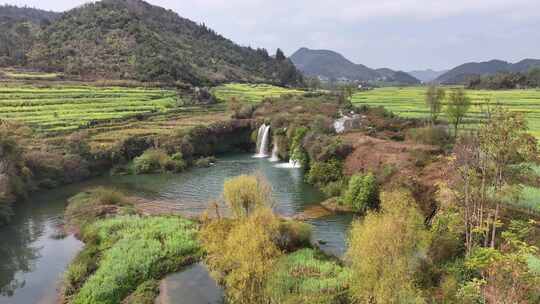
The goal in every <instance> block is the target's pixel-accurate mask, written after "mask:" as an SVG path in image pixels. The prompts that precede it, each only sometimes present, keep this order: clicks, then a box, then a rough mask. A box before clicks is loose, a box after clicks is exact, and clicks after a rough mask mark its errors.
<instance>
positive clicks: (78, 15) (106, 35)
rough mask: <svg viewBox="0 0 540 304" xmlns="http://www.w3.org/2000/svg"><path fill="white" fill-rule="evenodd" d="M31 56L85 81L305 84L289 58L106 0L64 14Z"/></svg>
mask: <svg viewBox="0 0 540 304" xmlns="http://www.w3.org/2000/svg"><path fill="white" fill-rule="evenodd" d="M28 57H29V62H30V64H31V65H32V67H35V68H39V69H43V70H58V71H63V72H65V73H66V74H68V75H77V76H81V77H83V78H107V79H111V78H112V79H136V80H140V81H166V82H173V81H180V82H184V83H188V84H193V85H206V84H213V83H219V82H229V81H250V82H269V83H273V84H280V85H298V84H301V83H302V76H301V74H300V73H298V72H297V70H296V69H295V67H294V65H293V64H292V63H291V62H290V61H289V60H288V59H286V58H279V59H275V58H273V57H271V56H269V55H268V53H267V52H266V50H263V49H259V50H254V49H251V48H247V47H241V46H238V45H236V44H235V43H233V42H232V41H230V40H228V39H226V38H224V37H222V36H221V35H218V34H217V33H216V32H214V31H213V30H211V29H209V28H208V27H206V26H205V25H204V24H203V25H199V24H197V23H195V22H193V21H190V20H188V19H185V18H182V17H180V16H179V15H178V14H176V13H175V12H173V11H171V10H167V9H164V8H161V7H157V6H153V5H151V4H149V3H146V2H144V1H141V0H104V1H99V2H95V3H88V4H85V5H83V6H81V7H78V8H75V9H73V10H70V11H68V12H65V13H64V14H62V15H61V16H60V17H59V18H58V19H56V20H54V21H52V22H51V24H50V25H48V26H46V27H44V28H43V29H42V30H41V31H40V34H39V38H38V39H37V42H35V43H34V44H33V45H32V47H31V50H30V51H29V52H28Z"/></svg>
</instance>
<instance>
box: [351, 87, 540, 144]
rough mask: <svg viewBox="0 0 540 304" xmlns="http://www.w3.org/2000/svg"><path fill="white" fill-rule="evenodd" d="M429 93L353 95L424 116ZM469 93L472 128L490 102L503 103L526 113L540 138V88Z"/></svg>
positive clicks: (357, 99) (418, 89)
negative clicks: (425, 98)
mask: <svg viewBox="0 0 540 304" xmlns="http://www.w3.org/2000/svg"><path fill="white" fill-rule="evenodd" d="M449 89H451V88H449ZM425 92H426V88H425V87H403V88H398V87H388V88H377V89H374V90H370V91H364V92H357V93H356V94H354V96H353V103H354V104H355V105H362V104H366V105H371V106H383V107H385V108H387V109H388V110H390V111H392V112H394V113H396V114H398V115H400V116H404V117H414V118H422V117H427V116H428V115H429V112H428V108H427V107H426V105H425V101H424V96H425ZM467 95H468V96H469V97H470V98H471V101H472V102H473V104H474V105H473V106H472V107H471V109H470V112H469V114H468V115H467V121H466V123H468V126H469V127H473V126H474V125H475V124H478V123H479V122H481V121H482V119H483V118H484V115H483V113H484V112H485V110H486V109H487V107H488V105H492V106H493V105H496V104H500V105H502V106H505V107H508V108H509V109H510V110H512V111H517V112H521V113H524V114H525V115H526V117H527V119H528V121H529V128H530V131H531V133H532V134H534V135H535V136H536V137H537V138H540V90H538V89H536V90H506V91H505V90H500V91H499V90H497V91H495V90H493V91H489V90H467ZM441 118H442V119H444V118H445V115H444V114H443V115H441Z"/></svg>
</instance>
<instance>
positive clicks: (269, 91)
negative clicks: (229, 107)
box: [212, 83, 304, 102]
mask: <svg viewBox="0 0 540 304" xmlns="http://www.w3.org/2000/svg"><path fill="white" fill-rule="evenodd" d="M212 93H213V94H214V95H215V96H216V97H217V98H218V99H219V100H220V101H222V102H226V101H229V100H230V99H231V98H232V97H235V98H237V99H238V100H240V101H247V102H260V101H262V100H263V99H264V98H274V97H279V96H281V95H283V94H303V93H304V91H301V90H294V89H288V88H282V87H277V86H273V85H268V84H241V83H230V84H224V85H221V86H219V87H216V88H214V89H213V90H212Z"/></svg>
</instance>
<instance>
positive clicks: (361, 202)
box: [342, 173, 379, 212]
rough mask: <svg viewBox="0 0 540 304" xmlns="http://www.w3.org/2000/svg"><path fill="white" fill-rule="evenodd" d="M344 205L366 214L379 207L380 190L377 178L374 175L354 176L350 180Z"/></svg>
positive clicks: (344, 197) (343, 201) (343, 200)
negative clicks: (369, 210)
mask: <svg viewBox="0 0 540 304" xmlns="http://www.w3.org/2000/svg"><path fill="white" fill-rule="evenodd" d="M342 203H343V204H345V205H347V206H351V207H352V208H353V210H354V211H356V212H366V211H367V210H368V209H370V208H375V207H377V205H378V203H379V189H378V185H377V180H376V178H375V176H374V175H373V174H372V173H368V174H366V175H361V174H356V175H353V176H352V177H351V179H350V180H349V185H348V187H347V191H346V192H345V195H344V196H343V199H342Z"/></svg>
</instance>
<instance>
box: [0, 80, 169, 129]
mask: <svg viewBox="0 0 540 304" xmlns="http://www.w3.org/2000/svg"><path fill="white" fill-rule="evenodd" d="M175 103H176V92H175V91H171V90H161V89H145V88H120V87H104V88H101V87H93V86H54V87H47V88H38V87H32V86H13V85H7V86H2V87H0V119H12V120H18V121H22V122H24V123H26V124H28V125H29V126H31V127H32V128H33V129H35V130H37V131H47V132H58V131H70V130H76V129H79V128H81V127H85V126H88V125H92V124H95V123H97V122H100V121H110V120H116V119H124V118H128V117H133V116H136V115H138V114H145V113H155V112H165V111H167V109H169V108H171V107H173V106H174V105H175Z"/></svg>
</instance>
